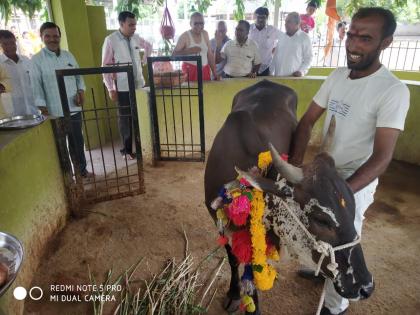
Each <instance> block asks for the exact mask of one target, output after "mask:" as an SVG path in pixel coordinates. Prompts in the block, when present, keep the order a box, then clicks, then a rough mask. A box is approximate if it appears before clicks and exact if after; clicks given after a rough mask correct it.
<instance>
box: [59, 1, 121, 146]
mask: <svg viewBox="0 0 420 315" xmlns="http://www.w3.org/2000/svg"><path fill="white" fill-rule="evenodd" d="M51 7H52V11H53V17H54V21H55V23H56V24H57V25H59V26H60V28H61V30H62V39H61V43H62V47H63V48H65V49H68V50H69V51H70V52H71V53H72V54H73V55H74V56H75V58H76V60H77V62H78V63H79V66H80V67H82V68H87V67H99V66H100V65H101V53H102V43H103V41H104V38H105V36H106V35H107V30H106V24H105V13H104V7H102V6H87V5H86V4H85V1H84V0H71V1H70V0H51ZM83 78H84V80H85V84H86V92H85V94H86V102H85V105H84V108H85V109H86V110H89V109H93V108H94V101H95V104H96V108H104V107H105V97H106V96H105V93H104V89H103V84H102V76H101V75H88V76H84V77H83ZM111 114H112V113H111ZM105 115H106V113H105V112H104V111H99V112H98V117H99V118H100V121H99V122H98V123H96V122H94V121H89V119H93V118H95V113H94V112H93V111H91V112H86V114H85V119H87V120H88V122H86V123H85V125H86V128H87V132H85V133H86V134H88V135H89V145H90V146H91V147H92V148H95V147H98V145H99V144H100V142H102V143H103V142H107V141H108V140H110V139H111V133H112V136H113V138H114V139H115V138H116V137H117V136H118V131H117V122H116V120H115V119H114V120H112V121H111V122H110V121H108V119H101V118H104V117H105ZM108 124H111V132H110V131H109V128H108ZM86 134H85V139H86ZM86 143H87V141H86Z"/></svg>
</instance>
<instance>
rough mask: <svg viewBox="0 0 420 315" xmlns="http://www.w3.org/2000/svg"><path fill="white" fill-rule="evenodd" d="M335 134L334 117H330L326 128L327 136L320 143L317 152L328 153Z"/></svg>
mask: <svg viewBox="0 0 420 315" xmlns="http://www.w3.org/2000/svg"><path fill="white" fill-rule="evenodd" d="M334 134H335V115H332V116H331V120H330V125H329V126H328V131H327V134H326V135H325V138H324V141H323V142H322V145H321V148H320V150H319V152H329V150H330V148H331V144H332V142H333V139H334Z"/></svg>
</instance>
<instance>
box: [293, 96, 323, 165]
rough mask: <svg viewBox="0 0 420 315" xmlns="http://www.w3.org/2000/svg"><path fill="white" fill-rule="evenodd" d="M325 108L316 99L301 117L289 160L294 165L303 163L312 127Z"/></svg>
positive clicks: (294, 135)
mask: <svg viewBox="0 0 420 315" xmlns="http://www.w3.org/2000/svg"><path fill="white" fill-rule="evenodd" d="M324 111H325V108H322V107H321V106H319V105H318V104H317V103H315V102H314V101H312V102H311V104H310V105H309V108H308V110H307V111H306V113H305V114H304V115H303V117H302V118H301V119H300V121H299V123H298V125H297V128H296V131H295V133H294V134H293V138H292V144H291V148H290V159H289V162H290V163H292V164H293V165H296V166H300V165H302V162H303V158H304V156H305V152H306V148H307V146H308V143H309V140H310V139H311V132H312V128H313V127H314V125H315V123H316V122H317V120H318V119H319V117H321V115H322V114H323V113H324Z"/></svg>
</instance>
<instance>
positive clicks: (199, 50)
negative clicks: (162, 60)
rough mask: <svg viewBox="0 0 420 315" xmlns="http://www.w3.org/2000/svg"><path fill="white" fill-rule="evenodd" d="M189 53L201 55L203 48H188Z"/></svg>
mask: <svg viewBox="0 0 420 315" xmlns="http://www.w3.org/2000/svg"><path fill="white" fill-rule="evenodd" d="M188 51H189V53H190V54H199V53H200V52H201V47H197V46H194V47H191V48H188Z"/></svg>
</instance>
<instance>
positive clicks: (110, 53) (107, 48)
mask: <svg viewBox="0 0 420 315" xmlns="http://www.w3.org/2000/svg"><path fill="white" fill-rule="evenodd" d="M114 62H115V60H114V49H113V48H112V45H111V41H110V40H109V39H108V38H105V42H104V44H103V46H102V67H107V66H108V65H110V64H113V63H114ZM103 77H104V83H105V86H106V88H107V90H108V91H111V90H114V89H115V88H114V82H113V78H112V74H111V73H105V74H104V75H103Z"/></svg>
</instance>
